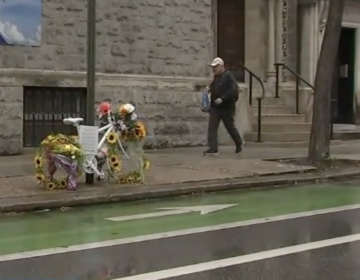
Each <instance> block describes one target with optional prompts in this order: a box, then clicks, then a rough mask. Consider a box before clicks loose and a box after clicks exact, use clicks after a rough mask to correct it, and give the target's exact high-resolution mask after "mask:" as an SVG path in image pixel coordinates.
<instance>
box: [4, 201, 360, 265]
mask: <svg viewBox="0 0 360 280" xmlns="http://www.w3.org/2000/svg"><path fill="white" fill-rule="evenodd" d="M359 208H360V204H354V205H348V206H341V207H334V208H328V209H321V210H314V211H307V212H300V213H293V214H287V215H280V216H274V217H267V218H261V219H254V220H247V221H242V222H236V223H228V224H220V225H214V226H207V227H199V228H191V229H184V230H176V231H170V232H162V233H155V234H149V235H141V236H135V237H129V238H121V239H113V240H107V241H100V242H93V243H86V244H79V245H72V246H69V247H66V248H64V247H55V248H50V249H43V250H35V251H28V252H21V253H14V254H7V255H0V262H4V261H11V260H20V259H27V258H33V257H42V256H49V255H55V254H64V253H69V252H77V251H83V250H90V249H96V248H103V247H110V246H116V245H123V244H129V243H136V242H143V241H150V240H156V239H162V238H170V237H176V236H182V235H190V234H196V233H203V232H209V231H216V230H222V229H230V228H237V227H244V226H251V225H257V224H265V223H272V222H278V221H284V220H291V219H298V218H303V217H311V216H316V215H323V214H329V213H335V212H341V211H348V210H355V209H359Z"/></svg>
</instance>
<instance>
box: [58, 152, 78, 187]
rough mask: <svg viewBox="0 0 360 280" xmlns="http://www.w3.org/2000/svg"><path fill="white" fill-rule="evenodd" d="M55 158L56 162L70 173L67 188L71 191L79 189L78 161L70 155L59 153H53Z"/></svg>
mask: <svg viewBox="0 0 360 280" xmlns="http://www.w3.org/2000/svg"><path fill="white" fill-rule="evenodd" d="M53 160H54V163H55V164H56V165H57V166H59V167H61V168H62V169H64V170H65V172H66V173H67V174H68V177H67V178H68V185H67V189H68V190H70V191H74V190H76V189H77V183H78V182H77V181H78V180H77V179H78V178H77V177H78V175H77V167H78V164H77V161H75V160H72V159H71V158H69V157H66V156H63V155H59V154H53Z"/></svg>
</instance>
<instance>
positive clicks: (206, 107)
mask: <svg viewBox="0 0 360 280" xmlns="http://www.w3.org/2000/svg"><path fill="white" fill-rule="evenodd" d="M201 111H203V112H209V111H210V94H209V91H208V90H204V91H203V93H202V101H201Z"/></svg>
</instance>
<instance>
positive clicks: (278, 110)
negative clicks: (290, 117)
mask: <svg viewBox="0 0 360 280" xmlns="http://www.w3.org/2000/svg"><path fill="white" fill-rule="evenodd" d="M251 110H252V112H253V113H254V114H257V112H258V107H257V106H256V107H255V106H252V107H251ZM261 113H262V114H292V113H294V112H293V109H292V108H290V107H286V106H268V105H265V106H261Z"/></svg>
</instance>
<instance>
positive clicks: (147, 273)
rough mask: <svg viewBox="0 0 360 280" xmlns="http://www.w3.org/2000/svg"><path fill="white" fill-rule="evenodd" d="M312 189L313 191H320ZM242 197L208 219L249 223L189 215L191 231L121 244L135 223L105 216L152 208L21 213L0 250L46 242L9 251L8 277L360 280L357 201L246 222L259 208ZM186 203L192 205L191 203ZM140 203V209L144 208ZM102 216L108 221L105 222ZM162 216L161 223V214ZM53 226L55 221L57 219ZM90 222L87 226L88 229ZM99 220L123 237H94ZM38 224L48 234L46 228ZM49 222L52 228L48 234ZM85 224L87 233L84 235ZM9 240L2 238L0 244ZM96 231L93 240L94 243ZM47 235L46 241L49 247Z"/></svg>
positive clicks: (0, 265)
mask: <svg viewBox="0 0 360 280" xmlns="http://www.w3.org/2000/svg"><path fill="white" fill-rule="evenodd" d="M333 188H336V186H311V187H309V190H310V189H311V190H313V189H315V190H316V191H319V190H321V192H324V197H326V193H332V194H334V189H333ZM354 188H355V189H354ZM349 191H350V192H349ZM287 192H291V193H292V194H293V197H292V199H293V204H296V198H297V197H300V196H299V193H297V190H295V189H294V190H290V191H289V190H279V191H275V192H272V193H271V192H269V193H267V192H266V193H265V192H257V193H256V194H255V195H254V196H248V198H249V197H252V199H253V201H252V203H251V201H250V202H249V201H248V202H249V203H250V204H253V205H254V209H256V208H259V207H256V206H255V204H256V202H258V201H260V197H261V196H262V195H265V197H267V199H266V200H271V197H272V196H274V197H278V198H279V197H280V198H281V197H283V198H285V199H290V198H291V195H290V193H287ZM343 192H349V195H350V194H351V195H352V196H355V195H356V194H357V191H356V187H354V186H352V187H351V190H350V187H349V186H345V187H343ZM310 193H312V194H314V190H313V191H312V192H309V194H310ZM335 193H336V192H335ZM242 195H243V196H244V194H239V193H233V194H231V193H230V194H228V197H221V201H222V202H224V200H226V201H228V200H230V198H229V197H233V199H234V200H236V199H235V197H236V196H242ZM281 195H283V196H281ZM339 198H340V196H339ZM216 199H219V198H216V196H215V197H212V201H213V203H214V205H215V203H216V202H217V203H219V201H218V200H216ZM237 199H238V200H239V206H234V208H233V209H232V210H231V209H230V208H229V209H227V210H226V209H225V210H223V212H221V211H218V213H217V214H215V213H210V214H207V215H209V216H207V217H208V218H207V219H210V220H214V221H215V220H216V219H219V218H221V217H222V216H224V215H225V216H226V215H235V216H236V215H238V217H239V220H241V221H234V222H228V223H221V222H220V221H222V220H221V219H220V220H217V221H218V222H214V223H209V224H208V225H207V226H199V227H197V226H196V221H200V219H204V218H205V216H206V215H203V216H201V215H196V214H188V215H185V216H184V217H183V219H184V220H183V222H184V225H185V224H189V223H191V227H189V226H188V227H185V226H184V228H183V229H179V228H174V230H170V231H164V229H163V228H162V227H161V226H159V225H158V224H157V227H158V231H157V232H155V233H152V234H140V232H141V231H137V233H136V234H134V235H133V236H129V237H121V238H116V232H115V229H116V230H121V228H123V229H129V228H130V227H131V225H132V226H134V225H135V224H130V222H127V223H124V224H123V225H124V226H123V227H122V226H121V225H122V224H121V223H116V222H111V221H109V220H106V219H104V217H109V215H110V216H113V214H114V211H115V212H116V211H120V212H123V214H124V213H125V212H126V211H127V212H126V214H129V213H130V212H133V211H134V210H136V209H137V212H141V211H140V210H141V209H144V208H143V207H145V206H144V205H143V206H140V204H138V205H132V206H131V207H132V208H131V209H130V210H129V209H127V208H124V207H123V208H119V209H118V208H116V207H115V208H114V207H111V208H106V209H100V208H99V209H98V208H91V209H85V210H80V211H78V212H76V211H75V212H69V213H62V214H56V213H53V214H52V213H49V214H37V215H36V218H34V217H32V216H24V217H17V218H16V217H13V218H9V219H8V221H7V222H6V221H5V220H6V219H4V220H3V221H1V222H0V229H2V231H3V232H8V235H3V238H4V240H3V243H1V242H0V250H1V247H4V248H5V240H9V242H10V240H13V241H14V240H18V243H19V244H18V245H19V248H20V247H21V244H22V242H23V244H24V248H25V247H26V248H30V247H29V246H30V245H29V244H28V245H26V246H25V241H24V240H27V241H26V242H28V243H29V242H39V246H40V245H44V244H48V245H46V246H45V245H44V246H42V247H41V246H40V247H38V249H36V250H26V249H23V250H21V249H19V250H17V251H16V252H13V253H2V254H0V280H9V279H23V280H35V279H37V280H49V279H52V280H72V279H94V280H95V279H96V280H114V279H116V280H117V279H123V280H160V279H165V280H289V279H291V280H339V279H341V280H355V279H356V280H358V279H359V275H360V274H359V273H360V204H352V205H348V204H351V203H346V201H345V200H344V203H343V205H342V206H340V205H338V206H337V207H332V208H329V207H330V206H334V205H330V204H331V203H333V202H331V203H330V201H332V200H328V203H329V207H325V204H320V205H321V207H320V208H325V209H324V210H315V209H314V205H313V203H314V202H313V201H312V200H311V196H309V199H308V201H307V202H308V203H303V204H301V205H303V209H302V211H301V212H299V210H300V209H298V210H297V211H295V210H294V209H295V208H288V211H285V212H283V213H282V215H281V216H275V217H274V216H272V217H266V216H264V213H263V212H262V213H261V214H260V213H259V214H258V216H254V217H253V218H252V219H246V218H244V217H242V218H241V219H240V214H239V211H241V210H242V211H245V212H246V211H247V212H248V211H251V207H250V206H249V205H248V206H246V207H245V203H244V205H243V207H244V208H243V209H242V208H241V201H240V198H237ZM249 199H250V198H249ZM302 199H303V200H304V199H305V198H304V197H303V198H302ZM317 199H319V197H317ZM324 199H325V198H324ZM342 199H344V198H342ZM185 201H188V202H189V200H188V199H186V198H185V199H184V201H183V202H185ZM326 201H327V200H326ZM180 202H181V203H183V202H182V200H181V201H180ZM180 202H179V201H177V202H176V203H177V204H179V203H180ZM230 202H234V201H230ZM169 203H170V202H169ZM173 203H175V202H173ZM192 203H193V204H194V203H196V201H193V202H192ZM209 203H210V202H209ZM281 203H282V202H281V200H280V201H279V202H278V205H275V204H274V201H273V202H272V204H271V205H272V207H273V208H276V207H279V205H280V204H281ZM153 206H154V205H153V204H151V207H150V206H149V205H146V207H148V208H146V209H151V208H152V207H153ZM129 207H130V206H129ZM139 207H141V209H138V208H139ZM236 207H237V208H236ZM287 207H290V206H287ZM315 208H316V207H315ZM291 209H293V210H291ZM305 211H306V212H305ZM148 212H149V210H148ZM294 212H296V213H294ZM89 213H91V217H92V220H90V218H89V216H86V215H90V214H89ZM94 213H96V214H94ZM279 214H280V213H279ZM84 215H85V216H84ZM211 215H213V216H211ZM216 215H218V216H216ZM269 216H271V215H269ZM70 217H71V218H70ZM76 217H78V218H76ZM210 217H212V218H210ZM216 217H217V218H216ZM67 219H72V220H71V223H70V222H65V221H67ZM96 219H99V221H98V222H96ZM156 219H158V218H153V220H156ZM170 219H174V220H175V217H167V218H166V219H165V218H163V220H162V222H163V223H169V221H170ZM194 219H195V220H194ZM50 220H52V223H50V222H49V221H50ZM100 220H101V222H100ZM104 220H105V221H104ZM210 220H209V221H210ZM40 221H41V222H42V223H40ZM178 221H180V220H178ZM185 221H186V222H185ZM209 221H208V222H209ZM219 222H220V223H219ZM56 223H57V224H56ZM82 223H85V226H84V224H82ZM91 223H99V224H98V226H99V227H101V228H102V229H104V230H105V229H106V231H107V232H110V233H113V234H114V238H108V237H106V238H105V239H104V240H103V239H101V238H100V236H101V237H102V236H103V233H102V232H101V231H98V232H96V231H94V230H93V229H92V228H91V227H90V224H91ZM138 223H142V226H144V227H147V226H151V222H150V221H149V220H146V219H144V220H143V221H140V222H138ZM15 224H16V227H13V228H14V229H15V228H16V229H17V230H19V229H20V227H19V225H22V230H23V232H22V234H20V235H19V236H16V233H15V231H13V237H11V236H10V233H11V232H12V231H11V228H12V226H14V225H15ZM39 225H41V231H37V229H38V227H39ZM44 225H48V228H46V227H45V226H44ZM109 225H116V227H115V226H114V227H109ZM56 226H58V227H59V228H61V227H71V230H72V231H71V232H72V235H68V236H69V237H68V238H71V236H75V235H77V239H76V242H75V243H74V244H73V245H71V244H68V245H65V243H64V245H63V246H59V245H57V246H55V245H54V244H58V243H51V238H52V236H53V238H54V240H55V239H56V238H59V237H58V236H56V232H54V233H53V234H50V235H49V234H48V235H47V234H46V232H47V231H51V227H53V228H55V227H56ZM77 227H78V229H79V230H78V232H77V233H76V228H77ZM107 227H108V228H107ZM83 229H85V231H84V230H83ZM86 229H87V230H88V233H86ZM169 229H170V228H169ZM42 231H43V232H42ZM142 232H144V231H142ZM100 233H101V234H100ZM1 234H2V233H1V232H0V239H1ZM96 234H98V235H99V239H96ZM32 235H33V236H36V239H34V238H33V239H31V236H32ZM79 235H84V237H83V242H78V241H79ZM89 235H91V239H89V238H88V237H87V236H89ZM40 237H43V242H42V240H41V238H40ZM11 238H13V239H11ZM87 238H88V239H87ZM94 238H95V240H96V241H94V242H86V241H90V240H91V241H93V240H94ZM21 240H23V241H21ZM31 240H32V241H31ZM54 242H55V241H54ZM1 244H3V245H1ZM31 245H33V244H31Z"/></svg>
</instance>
